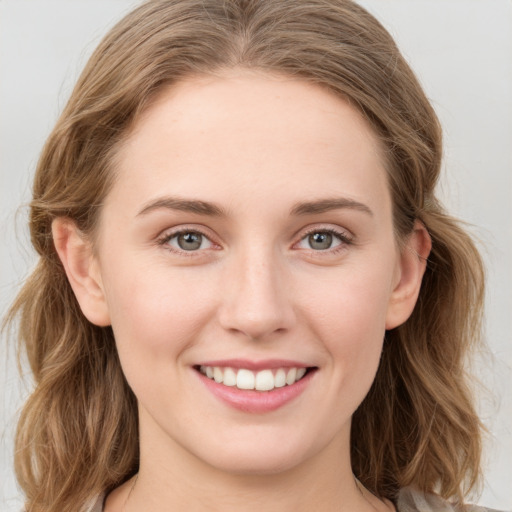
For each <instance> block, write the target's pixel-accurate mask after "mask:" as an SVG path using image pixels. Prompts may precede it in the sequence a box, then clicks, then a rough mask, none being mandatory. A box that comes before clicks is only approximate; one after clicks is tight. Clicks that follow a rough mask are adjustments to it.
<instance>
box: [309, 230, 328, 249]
mask: <svg viewBox="0 0 512 512" xmlns="http://www.w3.org/2000/svg"><path fill="white" fill-rule="evenodd" d="M309 244H310V245H311V247H312V248H313V249H318V250H320V251H322V250H325V249H329V247H331V244H332V235H331V234H330V233H313V234H312V235H309Z"/></svg>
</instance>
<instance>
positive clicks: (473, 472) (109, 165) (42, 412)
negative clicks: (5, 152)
mask: <svg viewBox="0 0 512 512" xmlns="http://www.w3.org/2000/svg"><path fill="white" fill-rule="evenodd" d="M440 160H441V132H440V128H439V124H438V121H437V118H436V116H435V114H434V112H433V110H432V108H431V106H430V105H429V103H428V101H427V99H426V98H425V95H424V93H423V92H422V90H421V88H420V86H419V85H418V83H417V81H416V79H415V77H414V75H413V74H412V72H411V70H410V69H409V67H408V66H407V64H406V63H405V61H404V60H403V58H402V57H401V56H400V54H399V52H398V50H397V48H396V46H395V44H394V43H393V41H392V40H391V38H390V36H389V35H388V34H387V33H386V31H385V30H384V29H383V28H382V27H381V26H380V25H379V23H378V22H377V21H376V20H375V19H374V18H373V17H371V16H370V15H369V14H368V13H366V11H364V10H363V9H362V8H360V7H359V6H357V5H356V4H353V3H352V2H347V1H335V2H334V1H329V2H327V1H319V0H318V1H315V2H307V4H306V3H302V2H295V1H293V2H292V1H289V2H288V1H280V2H272V1H257V2H246V1H239V2H221V1H219V2H213V1H212V2H202V1H201V2H199V1H179V2H169V1H153V2H148V3H145V4H143V5H142V6H141V7H140V8H138V9H136V10H135V11H134V12H133V13H131V14H129V15H128V16H127V17H126V18H125V19H124V20H122V21H121V22H120V23H119V24H118V25H117V26H116V27H114V29H113V30H112V31H111V32H110V33H109V34H108V35H107V37H106V38H105V40H104V41H103V42H102V43H101V44H100V46H99V47H98V49H97V50H96V52H95V54H94V55H93V56H92V58H91V60H90V61H89V63H88V65H87V67H86V69H85V70H84V72H83V74H82V76H81V78H80V80H79V82H78V84H77V86H76V88H75V91H74V92H73V95H72V97H71V99H70V101H69V103H68V105H67V107H66V108H65V110H64V112H63V114H62V116H61V118H60V120H59V121H58V123H57V126H56V127H55V129H54V131H53V133H52V134H51V136H50V138H49V139H48V142H47V144H46V146H45V148H44V151H43V154H42V156H41V159H40V162H39V166H38V171H37V174H36V178H35V185H34V199H33V201H32V205H31V232H32V239H33V243H34V246H35V247H36V250H37V251H38V252H39V254H40V255H41V258H40V262H39V265H38V267H37V269H36V270H35V272H34V274H33V275H32V277H31V278H30V279H29V281H28V282H27V284H26V285H25V287H24V289H23V290H22V292H21V293H20V295H19V297H18V299H17V301H16V303H15V305H14V307H13V310H12V315H13V316H14V315H20V337H21V340H22V342H23V344H24V345H25V346H26V348H27V352H28V355H29V360H30V363H31V367H32V370H33V372H34V375H35V378H36V382H37V386H36V389H35V390H34V393H33V394H32V396H31V397H30V398H29V400H28V402H27V404H26V406H25V409H24V411H23V413H22V415H21V418H20V423H19V428H18V436H17V461H16V469H17V474H18V479H19V481H20V484H21V485H22V487H23V489H24V491H25V493H26V496H27V503H26V508H27V510H28V511H31V510H45V511H67V510H69V511H71V510H73V511H74V510H89V509H91V507H94V508H93V510H95V511H96V510H105V511H106V512H115V511H124V512H130V511H137V510H154V511H159V510H226V511H228V510H234V509H237V510H240V509H241V510H253V509H256V507H257V508H258V509H264V510H292V509H293V510H310V509H311V508H312V507H315V508H316V509H318V510H322V511H324V510H325V511H331V510H332V511H334V510H336V511H338V510H352V511H363V510H375V509H377V510H394V509H395V507H396V508H397V509H398V510H400V511H408V510H443V509H446V507H449V505H448V504H446V503H444V502H443V501H442V500H441V498H444V499H450V500H452V501H455V502H456V503H461V502H462V501H463V499H464V494H465V492H466V491H468V490H470V489H471V488H472V487H474V486H475V484H476V483H477V481H478V476H479V467H480V464H479V457H480V423H479V420H478V417H477V415H476V413H475V411H474V406H473V403H472V399H471V396H470V393H469V392H468V388H467V383H466V376H465V374H464V371H463V368H462V361H463V359H464V357H465V356H466V354H467V352H468V351H469V349H470V348H471V347H472V346H473V345H474V344H475V343H478V341H479V325H480V314H481V304H482V297H483V277H482V274H483V273H482V265H481V261H480V258H479V256H478V253H477V251H476V249H475V247H474V245H473V243H472V241H471V240H470V238H469V237H468V235H467V234H466V233H465V232H464V231H463V230H461V228H460V227H459V226H458V224H457V223H456V221H455V220H453V219H452V218H450V217H449V216H447V215H446V213H445V212H444V211H443V209H442V207H441V206H440V205H439V203H438V202H437V200H436V198H435V196H434V187H435V184H436V182H437V178H438V174H439V167H440ZM98 496H100V498H99V499H98ZM104 498H105V499H104ZM443 507H444V508H443Z"/></svg>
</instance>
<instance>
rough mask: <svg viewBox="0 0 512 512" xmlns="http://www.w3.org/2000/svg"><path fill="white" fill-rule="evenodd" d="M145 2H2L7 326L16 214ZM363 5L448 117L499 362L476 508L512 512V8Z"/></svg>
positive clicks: (0, 156)
mask: <svg viewBox="0 0 512 512" xmlns="http://www.w3.org/2000/svg"><path fill="white" fill-rule="evenodd" d="M205 1H207V0H205ZM276 1H278V0H276ZM298 1H300V0H298ZM136 3H137V2H135V1H133V0H0V240H1V242H0V315H3V313H4V312H5V310H6V308H7V305H8V304H9V303H10V302H11V301H12V299H13V297H14V295H15V292H16V290H17V289H18V288H19V286H20V283H21V282H22V281H23V279H24V277H26V276H27V273H28V272H29V270H30V269H31V268H32V266H33V265H34V261H35V257H34V254H33V252H32V250H31V246H30V243H29V240H28V235H27V229H26V217H27V214H26V209H25V208H23V207H22V208H21V209H20V208H19V207H20V205H22V204H24V203H26V202H28V200H29V198H30V182H31V177H32V174H33V171H34V168H35V166H36V162H37V158H38V154H39V152H40V150H41V147H42V145H43V143H44V140H45V138H46V137H47V135H48V134H49V132H50V130H51V128H52V126H53V124H54V123H55V120H56V118H57V116H58V114H59V112H60V111H61V109H62V108H63V106H64V104H65V102H66V100H67V98H68V96H69V94H70V91H71V88H72V86H73V83H74V82H75V80H76V78H77V77H78V74H79V72H80V70H81V68H82V67H83V65H84V64H85V62H86V60H87V57H88V55H89V54H90V53H91V52H92V50H93V49H94V47H95V46H96V44H97V43H98V42H99V40H100V38H101V37H102V35H103V34H104V33H105V32H106V31H107V29H108V28H109V27H111V26H112V25H113V23H114V22H115V21H116V20H117V19H119V18H120V17H121V16H122V15H123V14H124V13H126V12H127V11H128V10H130V8H131V7H132V6H133V5H135V4H136ZM361 3H362V4H363V5H364V6H366V7H367V8H368V9H369V10H370V11H371V12H373V13H374V14H375V15H376V16H377V17H378V18H379V19H380V20H381V21H382V22H383V23H384V25H385V26H386V27H387V28H388V29H389V30H390V31H391V33H392V34H393V36H394V37H395V38H396V40H397V42H398V44H399V46H400V47H401V49H402V51H403V53H404V54H405V56H406V58H407V59H408V60H409V62H410V63H411V65H412V67H413V69H414V70H415V71H416V72H417V74H418V76H419V78H420V80H421V82H422V83H423V85H424V87H425V89H426V91H427V94H428V96H429V98H430V99H431V101H432V103H433V105H434V107H435V108H436V110H437V112H438V115H439V116H440V118H441V122H442V124H443V126H444V130H445V163H444V177H443V180H442V182H441V185H440V194H441V197H442V198H443V199H444V201H445V202H446V203H447V205H448V207H449V209H450V210H451V211H452V212H453V213H454V214H455V215H457V216H459V217H461V218H463V219H464V220H466V221H467V222H468V223H469V224H470V225H471V230H472V232H473V233H474V234H475V236H477V237H478V239H479V240H480V246H481V248H482V251H483V254H484V257H485V260H486V264H487V271H488V283H489V287H488V294H487V313H486V336H487V340H488V343H489V345H490V348H491V352H492V354H493V357H492V358H490V357H486V358H484V359H482V360H481V361H480V362H479V363H478V375H479V378H480V379H481V380H482V381H483V382H484V384H485V385H486V386H487V387H488V389H489V393H486V394H481V399H480V410H481V415H482V418H483V420H484V422H485V424H486V426H487V427H488V429H489V433H490V434H489V436H488V441H487V443H486V450H485V453H484V461H485V464H484V468H485V487H484V489H483V493H482V495H481V497H480V499H479V502H480V503H482V504H485V505H487V506H491V507H495V508H499V509H512V485H511V484H512V335H511V332H512V325H511V318H512V293H511V290H512V270H511V269H512V220H511V219H512V0H362V1H361ZM6 345H7V343H6V340H5V339H2V341H1V344H0V356H1V358H0V397H1V399H0V509H1V511H2V512H14V511H16V512H17V511H19V510H20V507H21V503H22V502H21V500H20V497H19V490H18V488H17V486H16V484H15V481H14V477H13V470H12V459H13V441H12V438H13V430H14V426H15V420H16V414H17V410H18V408H19V406H20V404H21V402H22V399H23V397H24V396H26V394H27V392H28V390H29V389H30V379H29V378H27V379H26V380H25V383H22V381H21V380H20V378H19V376H18V374H17V371H16V365H15V362H14V358H13V354H12V348H11V350H10V351H7V349H6ZM11 347H12V344H11ZM6 355H7V357H5V356H6Z"/></svg>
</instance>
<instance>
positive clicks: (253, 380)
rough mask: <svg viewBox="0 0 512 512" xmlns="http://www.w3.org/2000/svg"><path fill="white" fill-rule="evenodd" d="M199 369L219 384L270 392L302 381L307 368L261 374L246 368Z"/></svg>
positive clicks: (283, 369) (266, 371)
mask: <svg viewBox="0 0 512 512" xmlns="http://www.w3.org/2000/svg"><path fill="white" fill-rule="evenodd" d="M199 369H200V371H201V373H202V374H203V375H206V376H207V377H208V378H209V379H213V380H214V381H215V382H218V383H219V384H224V385H225V386H236V387H237V388H238V389H255V390H257V391H270V390H272V389H274V388H282V387H283V386H286V385H288V386H289V385H291V384H293V383H294V382H297V381H298V380H300V379H302V377H304V375H305V373H306V368H278V369H276V370H261V371H259V372H253V371H251V370H246V369H245V368H240V369H239V370H236V369H233V368H222V367H219V366H201V367H200V368H199Z"/></svg>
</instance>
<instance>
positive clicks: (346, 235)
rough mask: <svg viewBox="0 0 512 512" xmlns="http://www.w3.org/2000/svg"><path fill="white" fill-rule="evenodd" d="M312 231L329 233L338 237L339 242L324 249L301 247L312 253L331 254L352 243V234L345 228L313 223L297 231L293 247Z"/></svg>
mask: <svg viewBox="0 0 512 512" xmlns="http://www.w3.org/2000/svg"><path fill="white" fill-rule="evenodd" d="M312 233H330V234H332V235H334V236H336V237H337V238H339V239H340V241H341V243H340V244H339V245H337V246H335V247H332V248H329V249H325V250H315V249H302V250H306V251H311V252H313V253H317V254H333V253H334V252H337V250H341V249H343V248H346V246H348V245H352V244H353V243H354V235H353V234H352V233H351V232H350V231H348V230H347V229H344V228H340V227H335V226H332V225H328V226H326V225H320V226H318V225H315V226H311V227H309V228H306V230H303V231H301V232H300V233H299V240H298V241H297V242H295V243H294V245H293V247H294V248H295V247H297V245H298V244H299V243H300V242H302V241H303V240H304V239H305V238H306V237H307V236H309V235H311V234H312Z"/></svg>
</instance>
